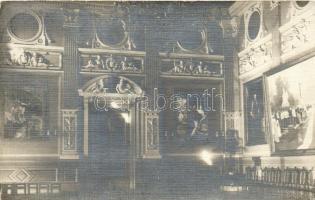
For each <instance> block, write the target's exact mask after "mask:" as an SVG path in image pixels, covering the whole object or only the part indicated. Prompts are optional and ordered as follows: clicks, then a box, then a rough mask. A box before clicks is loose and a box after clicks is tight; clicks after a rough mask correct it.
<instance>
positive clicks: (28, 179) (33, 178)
mask: <svg viewBox="0 0 315 200" xmlns="http://www.w3.org/2000/svg"><path fill="white" fill-rule="evenodd" d="M0 179H1V183H7V184H9V183H29V184H31V183H47V184H48V183H61V182H77V180H78V170H77V168H68V169H63V168H52V167H39V168H37V167H19V168H18V167H17V168H12V167H10V168H6V167H3V168H2V169H0Z"/></svg>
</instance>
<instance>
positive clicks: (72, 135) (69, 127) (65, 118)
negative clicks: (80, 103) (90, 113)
mask: <svg viewBox="0 0 315 200" xmlns="http://www.w3.org/2000/svg"><path fill="white" fill-rule="evenodd" d="M77 112H78V110H76V109H62V131H63V139H62V150H63V152H66V151H74V152H75V153H76V151H77Z"/></svg>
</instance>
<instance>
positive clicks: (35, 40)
mask: <svg viewBox="0 0 315 200" xmlns="http://www.w3.org/2000/svg"><path fill="white" fill-rule="evenodd" d="M10 11H11V12H10V13H9V15H8V16H6V19H7V20H6V22H5V23H6V27H7V28H6V32H5V34H4V35H3V36H2V38H1V42H4V43H16V44H27V45H30V44H31V45H44V46H45V45H48V44H50V43H52V42H53V41H52V40H51V39H50V37H49V36H48V34H47V32H46V24H45V15H44V14H42V13H41V14H40V13H39V12H36V11H33V10H26V9H25V10H13V9H10ZM19 14H26V15H30V16H32V17H33V18H34V19H35V20H36V22H37V23H38V31H37V33H36V34H35V35H34V36H33V37H31V38H26V39H23V38H19V37H18V36H16V35H15V34H14V33H13V31H12V29H11V24H10V23H11V20H12V19H13V18H14V17H15V16H17V15H19Z"/></svg>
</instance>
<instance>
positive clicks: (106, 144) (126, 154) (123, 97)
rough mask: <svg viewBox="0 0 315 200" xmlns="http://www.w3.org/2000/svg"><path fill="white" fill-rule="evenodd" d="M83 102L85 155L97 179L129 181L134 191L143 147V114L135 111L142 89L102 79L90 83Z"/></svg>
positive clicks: (83, 90)
mask: <svg viewBox="0 0 315 200" xmlns="http://www.w3.org/2000/svg"><path fill="white" fill-rule="evenodd" d="M79 95H80V96H82V97H83V100H84V110H83V111H84V124H83V126H84V128H83V130H84V134H83V146H84V148H83V151H84V155H85V157H86V158H87V159H86V160H87V161H89V162H88V163H89V170H91V171H93V173H94V172H95V173H96V174H94V175H96V177H98V178H101V177H104V178H106V179H107V180H108V178H109V177H110V178H113V177H114V178H117V177H119V178H127V179H128V181H129V182H128V184H129V187H130V188H134V179H135V158H136V156H137V155H136V151H137V148H138V146H139V145H140V144H139V143H138V142H136V141H138V139H137V138H139V137H141V136H140V135H139V134H140V133H142V132H143V127H142V126H141V125H140V122H141V120H140V118H141V115H142V113H141V112H140V110H138V109H136V107H137V104H138V102H139V100H140V99H141V97H142V96H143V91H142V89H141V88H140V87H139V86H138V85H137V84H136V83H134V82H133V81H131V80H129V79H127V78H125V77H121V76H107V75H105V76H100V77H97V78H95V79H93V80H91V81H89V82H87V83H86V84H85V85H84V86H83V87H82V88H81V89H80V90H79Z"/></svg>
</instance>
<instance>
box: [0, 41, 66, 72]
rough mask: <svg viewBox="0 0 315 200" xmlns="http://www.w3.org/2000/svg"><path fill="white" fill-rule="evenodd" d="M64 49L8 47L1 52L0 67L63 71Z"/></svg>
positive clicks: (23, 46)
mask: <svg viewBox="0 0 315 200" xmlns="http://www.w3.org/2000/svg"><path fill="white" fill-rule="evenodd" d="M62 51H63V49H62V48H36V47H28V46H25V45H13V44H12V45H9V46H8V45H6V47H3V48H1V50H0V60H1V61H0V64H1V65H0V67H3V68H28V69H55V70H58V69H61V67H62Z"/></svg>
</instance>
